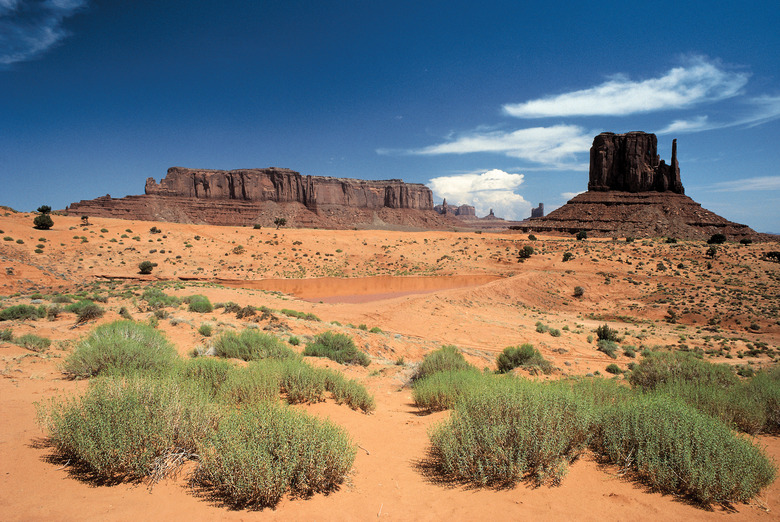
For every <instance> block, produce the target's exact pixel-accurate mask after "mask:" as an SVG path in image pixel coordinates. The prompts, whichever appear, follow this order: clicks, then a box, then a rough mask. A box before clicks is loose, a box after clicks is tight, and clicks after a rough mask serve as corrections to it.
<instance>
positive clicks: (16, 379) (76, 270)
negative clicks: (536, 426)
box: [0, 210, 780, 520]
mask: <svg viewBox="0 0 780 522" xmlns="http://www.w3.org/2000/svg"><path fill="white" fill-rule="evenodd" d="M34 217H35V214H31V213H19V212H13V211H10V210H8V211H3V212H0V238H2V241H0V261H2V265H0V309H7V308H9V307H12V306H16V305H32V306H35V307H40V306H45V307H47V308H48V309H51V308H52V307H55V306H56V300H55V296H68V300H70V302H71V303H72V302H75V301H77V300H78V299H79V298H88V299H91V300H92V301H94V302H95V303H96V304H98V306H99V307H101V308H102V309H103V310H104V312H105V313H104V315H103V316H102V317H99V318H96V319H91V320H85V321H82V322H79V321H78V319H77V315H76V313H73V312H68V311H67V309H66V308H67V307H66V306H65V304H66V301H65V300H64V299H63V300H62V301H63V303H62V309H60V310H58V313H50V314H49V316H48V317H41V318H38V319H37V320H29V319H26V320H18V319H9V320H6V321H1V322H0V330H4V329H6V330H10V331H11V332H12V336H11V338H10V339H9V340H7V341H0V357H2V360H0V376H2V379H0V414H2V418H3V419H4V420H3V423H2V428H0V470H1V471H2V473H0V513H2V518H3V519H4V520H30V519H53V520H72V519H80V520H84V519H86V520H95V519H130V518H137V517H138V516H139V514H141V513H142V514H143V516H145V517H146V518H149V519H163V518H165V519H190V520H206V519H209V520H213V519H220V520H222V519H225V520H234V519H254V518H257V519H270V520H367V519H374V518H377V519H381V520H440V519H446V518H450V519H460V520H463V519H495V520H508V519H512V520H516V519H522V518H530V517H533V518H540V519H557V520H561V519H578V520H604V519H609V520H626V519H637V520H642V519H688V520H712V519H725V520H764V519H767V520H768V519H774V518H776V517H777V513H778V510H780V496H779V495H778V493H780V486H778V483H777V482H774V483H773V484H771V485H770V486H768V487H767V488H765V489H764V490H763V491H762V492H761V493H760V495H758V496H757V497H755V498H753V499H752V500H751V501H750V502H748V503H731V504H719V503H714V504H710V505H701V504H698V503H695V502H692V501H691V499H690V498H687V497H686V496H680V495H675V494H669V493H660V492H657V491H653V490H652V489H651V488H650V487H648V486H647V485H646V484H644V483H643V482H641V481H639V480H637V479H636V477H634V476H633V475H632V474H630V473H625V470H621V469H620V467H619V466H615V465H613V464H608V463H605V462H604V461H603V460H602V459H600V458H598V456H597V455H594V454H593V453H592V452H589V451H585V452H584V453H583V454H582V455H581V456H580V457H579V458H577V459H576V460H575V461H574V462H573V463H571V465H570V467H569V469H568V472H567V473H566V475H565V477H564V478H563V479H562V481H561V483H560V484H559V485H537V484H535V483H534V482H533V481H531V480H522V481H520V482H519V483H518V484H516V485H514V486H512V487H475V486H473V485H465V484H461V483H452V482H448V481H446V480H442V479H441V478H440V477H439V478H437V477H436V476H435V474H433V473H431V472H430V470H429V469H428V468H427V467H426V464H425V463H426V459H427V458H428V455H429V450H430V444H431V443H430V440H429V430H431V429H432V427H434V426H435V425H437V424H439V423H441V422H443V421H445V420H446V419H447V418H449V416H450V415H451V412H450V411H449V410H446V411H436V412H429V411H427V410H425V409H422V408H419V407H418V406H417V405H415V401H414V399H413V390H412V388H411V385H410V379H411V377H412V375H413V374H414V372H415V370H416V368H417V367H418V365H419V364H420V362H421V361H422V360H423V358H424V357H425V355H426V354H429V353H431V352H433V351H435V350H437V349H438V348H440V347H441V346H443V345H454V346H456V347H457V348H458V349H459V350H460V352H461V353H463V355H464V356H465V358H466V360H467V361H468V362H469V363H471V364H472V365H474V366H476V367H477V368H478V369H480V370H481V369H487V371H494V370H495V369H496V357H497V356H498V355H499V354H501V352H502V350H504V348H506V347H508V346H519V345H521V344H523V343H530V344H532V345H533V347H534V348H536V349H538V350H539V352H540V353H541V355H542V356H543V357H544V358H545V359H546V360H548V361H550V362H551V363H552V365H553V367H554V370H553V371H552V372H551V373H549V374H547V375H544V374H541V375H535V373H536V372H533V371H531V372H528V371H523V370H522V369H517V370H515V372H514V373H515V375H516V377H517V378H518V379H531V380H556V379H562V378H566V377H580V378H583V379H600V378H601V379H615V380H618V381H619V382H621V383H622V382H625V381H626V380H627V378H626V377H625V374H624V372H626V371H627V370H630V368H632V367H633V365H635V364H636V363H637V362H638V361H639V360H640V359H641V355H640V354H641V352H643V351H645V350H648V351H653V350H657V351H664V350H666V351H675V352H680V351H682V352H691V353H696V354H700V355H702V357H703V359H704V360H706V361H710V362H713V363H724V364H728V365H732V366H734V367H736V368H737V369H738V373H739V374H740V375H751V374H753V373H755V372H758V371H760V370H762V369H767V368H771V367H774V365H776V364H777V359H778V357H780V314H778V307H779V306H780V305H778V303H780V284H778V283H779V282H780V265H779V264H778V263H777V262H773V261H772V260H768V259H765V255H764V254H765V253H766V252H768V251H777V250H779V249H778V247H777V243H771V242H770V243H761V242H753V243H751V244H739V243H733V242H730V243H725V244H722V245H718V247H717V251H716V253H715V254H714V255H710V256H708V255H706V252H707V250H708V248H709V246H708V245H707V244H706V243H705V242H704V241H683V240H679V241H669V240H667V238H637V239H633V240H632V239H631V238H601V239H593V238H587V239H584V240H577V239H575V238H574V237H573V236H572V237H558V236H543V235H538V234H537V237H536V238H534V239H529V235H528V234H525V233H520V232H510V231H506V232H490V233H481V232H479V231H466V232H464V231H424V230H420V231H411V230H405V231H389V230H338V231H335V230H316V229H287V228H280V229H274V228H268V227H263V228H252V227H220V226H208V225H192V224H179V223H163V222H148V221H131V220H119V219H110V218H97V217H90V218H88V220H86V222H85V221H84V220H82V219H80V218H79V217H76V216H61V215H54V216H52V217H53V220H54V226H53V227H52V228H51V229H50V230H36V229H34V228H33V227H32V222H33V218H34ZM527 246H530V247H532V248H533V254H532V255H530V257H528V258H527V259H525V260H523V261H522V262H520V261H519V260H518V252H520V251H522V249H523V248H524V247H527ZM564 258H567V260H566V261H564ZM143 261H150V262H151V263H156V265H155V266H154V268H153V270H152V272H151V274H147V275H141V274H139V263H141V262H143ZM150 287H151V288H156V289H160V290H162V291H163V292H165V293H166V294H168V295H171V296H176V297H178V298H180V299H185V298H187V297H188V296H192V295H195V294H199V295H204V296H206V297H207V298H208V299H209V300H210V302H211V303H215V304H217V303H220V304H222V306H221V307H219V306H218V307H215V308H214V310H213V311H211V312H208V313H199V312H195V311H191V310H190V309H189V308H188V307H187V305H186V304H184V303H182V304H177V305H174V306H169V307H165V308H163V309H156V310H155V309H152V308H151V307H149V306H148V303H147V302H145V301H144V300H143V298H142V295H143V292H144V291H145V290H147V289H148V288H150ZM578 287H579V290H578V291H577V292H576V293H577V294H580V295H578V296H575V288H578ZM226 303H229V304H234V305H235V306H225V304H226ZM248 306H251V307H254V309H256V310H258V313H257V314H253V315H249V316H244V317H242V318H240V319H239V318H238V317H237V314H236V313H229V312H232V311H234V310H235V309H245V308H246V307H248ZM260 310H263V311H265V312H267V313H262V314H261V313H260V312H259V311H260ZM120 312H121V315H120ZM292 312H297V313H292ZM128 314H129V316H130V317H131V318H132V319H133V320H134V321H136V322H144V323H154V324H155V326H156V329H157V330H158V331H159V332H162V333H163V334H164V335H165V336H166V337H167V338H168V339H169V340H170V341H171V342H172V343H173V344H174V345H175V347H176V349H177V351H178V353H179V355H180V356H181V357H183V358H189V357H191V355H192V354H193V353H196V352H199V353H202V352H206V351H207V350H208V347H209V345H210V343H211V342H212V341H213V339H214V338H215V337H217V336H218V335H219V334H220V333H221V332H226V331H234V332H239V331H242V330H244V329H245V328H247V327H251V328H259V329H260V330H262V331H265V332H270V333H271V334H273V335H275V336H276V337H278V338H279V339H280V340H282V341H284V342H285V343H287V344H289V345H290V346H291V347H292V349H294V350H296V351H298V352H301V351H302V350H303V345H304V344H306V343H308V342H309V341H311V340H312V339H313V338H314V336H316V335H318V334H321V333H323V332H326V331H333V332H337V333H341V334H346V335H347V336H349V337H350V338H352V339H353V340H354V342H355V344H356V346H357V347H358V349H359V350H361V351H363V352H365V353H366V354H368V356H369V358H370V364H368V366H365V367H364V366H361V365H342V364H338V363H336V362H334V361H331V360H329V359H325V358H319V357H305V360H306V362H307V363H309V364H310V365H312V366H314V367H316V368H329V369H331V370H336V371H338V372H340V373H342V374H344V376H345V377H347V378H348V379H354V380H356V381H357V382H358V383H360V384H362V385H363V386H365V388H366V389H367V390H368V391H369V392H370V394H372V395H373V397H374V400H375V409H374V410H373V412H371V413H370V414H366V413H363V412H361V411H358V410H353V409H350V408H348V407H345V406H344V405H340V404H337V403H336V401H334V400H332V399H331V398H326V400H324V401H320V402H315V403H309V404H302V405H293V406H291V407H292V408H295V409H297V410H301V411H304V412H306V413H308V414H311V415H314V416H316V417H318V418H327V419H330V420H331V421H332V422H333V423H335V424H336V425H338V426H341V427H343V428H344V429H345V430H346V432H347V433H348V435H349V437H350V438H351V440H352V441H353V443H354V444H355V447H356V451H357V454H356V457H355V461H354V465H353V467H352V469H351V471H350V472H349V473H348V475H347V478H346V480H345V481H344V482H343V483H342V484H341V485H340V486H339V487H338V488H337V489H336V490H335V491H331V492H329V493H328V494H319V493H318V494H314V495H313V496H311V497H310V498H291V497H289V496H285V497H284V498H283V499H282V500H281V501H280V502H279V503H278V504H277V505H275V506H274V507H265V508H256V507H255V508H240V509H237V508H235V507H230V506H226V505H225V503H224V502H221V501H220V500H219V499H215V498H213V497H210V496H208V495H205V494H203V493H202V492H201V491H199V490H198V488H196V487H194V486H193V485H192V483H191V482H190V481H189V480H188V475H189V474H190V473H191V472H192V471H193V468H194V466H195V465H196V464H195V463H194V462H190V463H188V464H186V465H185V466H184V467H183V468H182V469H181V471H180V473H178V474H177V475H176V476H175V477H168V478H165V479H163V480H162V481H160V482H159V483H157V484H155V485H154V486H153V487H150V486H151V485H150V484H149V483H148V481H143V480H142V481H123V482H120V483H117V484H110V485H103V484H100V483H98V482H97V481H95V480H90V479H89V478H86V477H85V476H83V475H81V474H79V472H78V470H76V469H75V468H74V466H73V463H71V462H69V461H68V462H61V461H59V460H57V459H56V456H55V455H54V450H53V448H52V447H51V445H50V444H47V440H46V433H45V432H44V431H43V430H42V428H41V427H40V425H39V424H38V423H37V422H36V403H43V402H45V401H46V400H48V399H49V398H52V397H62V396H74V395H77V394H80V393H83V392H84V391H85V390H86V389H87V387H88V380H86V379H70V378H67V376H66V375H64V374H63V372H62V370H61V369H62V364H63V361H64V360H65V359H66V358H67V357H68V356H69V355H70V354H72V353H73V351H74V349H75V347H76V346H77V345H78V343H79V342H80V341H81V340H82V339H84V338H85V337H87V336H88V335H89V334H90V332H92V331H93V330H94V329H95V328H96V327H98V326H100V325H103V324H108V323H111V322H114V321H117V320H119V319H120V318H122V317H127V315H128ZM204 324H206V325H209V327H210V328H209V330H212V332H210V335H208V336H205V335H204V334H203V329H202V326H203V325H204ZM604 324H607V325H609V326H610V327H611V328H612V329H614V330H616V331H617V332H618V333H619V335H620V337H621V341H620V346H621V349H620V350H618V351H617V352H616V353H613V354H612V355H614V357H612V356H610V355H609V354H608V353H605V352H604V351H600V350H599V349H598V345H597V342H596V339H595V337H596V329H597V328H598V327H599V326H601V325H604ZM26 334H34V335H36V336H39V337H42V338H45V339H49V340H51V345H50V346H48V347H43V348H42V347H40V346H30V347H28V348H25V347H24V346H20V343H17V342H14V339H19V338H20V337H23V336H25V335H26ZM293 337H294V338H296V339H297V340H299V341H300V344H298V343H294V344H293V343H290V342H289V341H290V340H291V338H293ZM21 344H24V343H21ZM615 365H616V366H617V368H615ZM608 368H609V370H608ZM740 437H748V436H747V435H740ZM749 438H750V439H751V440H754V441H755V442H756V443H757V444H758V445H759V446H760V447H762V448H764V449H765V451H766V453H767V455H768V456H769V457H770V458H771V459H773V460H774V462H775V463H776V462H778V460H780V442H779V441H778V438H777V436H775V435H767V434H759V435H757V436H755V437H749Z"/></svg>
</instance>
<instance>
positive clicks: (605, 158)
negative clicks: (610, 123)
mask: <svg viewBox="0 0 780 522" xmlns="http://www.w3.org/2000/svg"><path fill="white" fill-rule="evenodd" d="M657 146H658V141H657V138H656V136H655V134H650V133H646V132H638V131H635V132H629V133H626V134H614V133H611V132H603V133H601V134H599V135H598V136H596V137H595V138H594V139H593V146H592V147H591V149H590V172H589V180H588V191H587V192H584V193H582V194H579V195H577V196H575V197H574V198H572V199H571V200H569V202H568V203H566V204H565V205H564V206H562V207H561V208H559V209H557V210H554V211H553V212H551V213H550V214H548V215H547V216H545V217H540V218H531V219H530V220H527V221H525V222H523V223H522V224H521V225H519V226H517V227H513V228H517V229H520V230H523V231H525V232H536V233H542V232H544V233H549V232H557V233H569V234H573V233H577V232H579V231H581V230H584V231H585V232H587V234H588V235H590V236H595V237H629V236H631V237H648V236H651V237H658V236H666V237H674V238H679V239H707V238H709V237H710V236H712V235H713V234H718V233H720V234H725V235H726V236H727V237H728V238H729V239H731V240H739V239H743V238H750V239H759V238H761V237H762V234H758V233H757V232H755V231H754V230H753V229H751V228H750V227H748V226H746V225H740V224H739V223H733V222H731V221H729V220H727V219H725V218H723V217H721V216H719V215H717V214H715V213H714V212H711V211H709V210H707V209H705V208H702V206H701V205H700V204H699V203H696V202H695V201H693V200H692V199H691V198H690V197H688V196H686V195H685V189H684V188H683V185H682V182H681V180H680V166H679V164H678V161H677V140H673V142H672V159H671V163H670V164H669V165H667V164H666V163H665V162H664V161H663V160H661V159H660V158H659V156H658V152H657Z"/></svg>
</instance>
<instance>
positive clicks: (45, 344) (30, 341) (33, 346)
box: [14, 334, 51, 352]
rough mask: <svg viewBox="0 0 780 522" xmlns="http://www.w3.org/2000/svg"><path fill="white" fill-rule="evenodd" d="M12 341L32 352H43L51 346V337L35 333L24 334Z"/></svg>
mask: <svg viewBox="0 0 780 522" xmlns="http://www.w3.org/2000/svg"><path fill="white" fill-rule="evenodd" d="M14 343H15V344H17V345H19V346H21V347H22V348H25V349H27V350H30V351H32V352H45V351H46V350H48V349H49V346H51V339H47V338H45V337H40V336H38V335H35V334H24V335H21V336H19V337H17V338H16V339H14Z"/></svg>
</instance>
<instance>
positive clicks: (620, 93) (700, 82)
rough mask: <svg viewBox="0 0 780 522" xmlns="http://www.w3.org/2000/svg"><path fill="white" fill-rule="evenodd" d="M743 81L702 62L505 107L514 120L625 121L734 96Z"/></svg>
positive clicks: (744, 76) (738, 75) (743, 77)
mask: <svg viewBox="0 0 780 522" xmlns="http://www.w3.org/2000/svg"><path fill="white" fill-rule="evenodd" d="M747 81H748V75H747V74H744V73H736V72H730V71H726V70H723V69H722V68H720V67H719V66H718V65H716V64H714V63H712V62H709V61H707V60H706V59H704V58H695V59H693V60H692V63H691V64H690V65H689V66H687V67H675V68H673V69H671V70H669V72H667V73H666V74H664V75H663V76H661V77H659V78H650V79H647V80H642V81H632V80H629V79H628V78H626V77H624V76H619V77H616V78H614V79H612V80H609V81H607V82H604V83H602V84H601V85H597V86H595V87H591V88H588V89H583V90H579V91H574V92H568V93H564V94H559V95H556V96H548V97H545V98H540V99H537V100H530V101H527V102H523V103H515V104H507V105H504V112H506V114H509V115H510V116H515V117H517V118H547V117H552V116H558V117H560V116H624V115H628V114H635V113H642V112H652V111H659V110H666V109H679V108H684V107H690V106H692V105H695V104H698V103H701V102H705V101H717V100H723V99H726V98H731V97H733V96H736V95H737V94H738V93H739V91H740V89H742V87H744V86H745V84H746V83H747Z"/></svg>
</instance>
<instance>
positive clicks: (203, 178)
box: [145, 167, 433, 211]
mask: <svg viewBox="0 0 780 522" xmlns="http://www.w3.org/2000/svg"><path fill="white" fill-rule="evenodd" d="M145 192H146V194H147V195H153V196H173V197H185V198H195V199H222V200H224V199H232V200H243V201H247V202H263V201H274V202H277V203H292V202H298V203H302V204H303V205H305V206H306V207H307V208H309V209H311V210H315V211H316V209H317V207H320V206H330V205H341V206H346V207H357V208H367V209H381V208H385V207H387V208H395V209H400V208H404V209H414V210H432V209H433V195H432V193H431V190H430V189H429V188H428V187H426V186H425V185H422V184H418V183H404V182H403V181H401V180H400V179H391V180H383V181H373V180H360V179H346V178H330V177H321V176H302V175H301V174H300V173H298V172H295V171H294V170H290V169H279V168H275V167H272V168H267V169H239V170H205V169H188V168H182V167H171V168H170V169H168V173H167V175H166V176H165V178H164V179H162V180H161V181H160V183H159V184H158V183H157V182H156V181H155V180H154V178H148V179H147V180H146V189H145Z"/></svg>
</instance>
